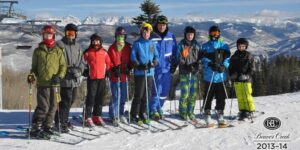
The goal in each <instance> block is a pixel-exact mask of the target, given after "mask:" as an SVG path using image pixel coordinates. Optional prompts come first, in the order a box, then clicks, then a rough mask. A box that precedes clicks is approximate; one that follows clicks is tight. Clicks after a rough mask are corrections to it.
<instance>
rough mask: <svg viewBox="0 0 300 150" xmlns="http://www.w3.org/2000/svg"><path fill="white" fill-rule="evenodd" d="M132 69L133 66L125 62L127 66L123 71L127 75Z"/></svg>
mask: <svg viewBox="0 0 300 150" xmlns="http://www.w3.org/2000/svg"><path fill="white" fill-rule="evenodd" d="M131 69H132V68H131V67H130V66H129V65H128V64H125V68H124V72H123V73H124V74H126V75H129V74H130V70H131Z"/></svg>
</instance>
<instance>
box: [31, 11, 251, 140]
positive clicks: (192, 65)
mask: <svg viewBox="0 0 300 150" xmlns="http://www.w3.org/2000/svg"><path fill="white" fill-rule="evenodd" d="M77 31H78V29H77V26H76V25H74V24H68V25H66V26H65V31H64V33H65V36H64V37H63V38H62V39H61V40H58V41H55V34H56V29H55V28H54V27H53V26H51V25H46V26H44V27H43V29H42V38H43V39H42V42H41V43H40V44H39V46H38V47H37V48H36V49H35V50H34V52H33V56H32V67H31V70H30V74H29V75H28V78H27V82H28V83H29V84H34V83H35V80H37V106H36V109H35V112H34V115H33V119H32V129H31V133H30V134H31V135H32V136H39V135H40V134H41V133H45V134H50V135H51V134H53V129H54V128H53V121H54V122H55V124H54V127H56V129H57V128H59V129H60V131H61V132H62V133H67V132H69V129H70V128H71V127H72V125H71V124H70V121H69V120H68V117H69V112H70V108H71V106H72V104H73V103H74V101H75V99H76V96H77V93H78V87H79V86H80V82H81V77H82V76H84V77H87V91H88V92H87V97H86V101H85V109H84V110H83V111H84V113H83V114H84V115H83V118H84V120H83V121H84V124H85V125H87V126H94V125H105V122H104V120H103V117H102V107H103V101H104V95H105V89H106V88H107V85H106V77H107V78H109V79H110V88H111V89H110V90H111V94H112V99H111V101H110V103H109V117H110V118H111V121H112V123H113V124H114V125H117V124H118V123H119V122H122V123H127V118H126V117H125V114H124V105H125V102H126V100H128V84H129V82H128V81H129V78H130V73H131V71H132V70H133V74H134V98H133V100H132V105H131V110H130V114H129V118H130V121H132V122H135V123H137V124H139V125H141V124H143V123H145V124H147V123H149V118H152V119H156V120H159V119H162V118H163V117H164V113H163V110H162V107H163V105H164V102H165V100H166V99H168V95H169V91H170V86H171V78H172V74H174V72H175V70H176V69H177V67H178V68H179V76H180V91H181V97H180V102H179V115H180V117H181V118H182V119H184V120H189V119H190V120H194V119H196V117H195V114H194V108H195V101H196V98H197V94H198V92H199V89H198V87H199V86H198V84H199V80H200V79H198V74H199V73H200V71H203V79H204V83H203V84H204V87H205V90H204V93H205V95H204V98H203V99H204V100H203V107H202V109H203V110H204V112H203V114H204V116H205V121H206V123H207V124H208V125H210V124H211V122H212V121H211V113H212V112H211V109H212V108H211V105H212V100H213V98H216V107H215V110H216V113H217V116H218V122H219V124H226V122H225V120H224V118H223V114H224V108H225V99H226V98H228V97H227V92H226V87H225V84H224V82H225V81H227V80H231V81H233V82H234V88H235V91H236V95H237V98H238V106H239V110H240V115H239V117H240V119H243V118H246V117H248V116H249V115H251V113H252V112H253V111H254V110H255V107H254V103H253V98H252V96H251V93H252V87H251V76H252V74H253V71H254V64H253V63H254V61H253V57H252V55H251V54H250V53H249V52H248V51H247V48H248V45H249V43H248V41H247V40H246V39H245V38H240V39H238V40H237V51H236V52H235V53H234V55H233V56H231V58H230V49H229V46H228V45H227V44H226V43H225V42H224V41H223V39H222V38H221V37H220V35H221V31H220V29H219V27H218V26H211V27H210V29H209V41H208V42H206V43H204V44H202V45H200V44H199V43H198V42H197V40H196V37H197V35H196V30H195V29H194V28H193V27H191V26H187V27H186V28H185V29H184V38H183V39H182V40H181V41H180V42H179V43H178V44H177V42H176V38H175V36H174V34H173V33H172V32H170V31H169V27H168V19H167V17H166V16H163V15H162V16H158V17H157V21H156V23H155V25H154V26H153V27H152V25H151V24H148V23H144V24H142V25H141V27H140V37H139V39H137V40H136V41H134V43H133V44H132V45H131V44H129V43H128V42H127V41H126V36H127V33H126V29H125V28H123V27H118V28H116V30H115V42H114V43H112V45H110V47H109V49H108V51H107V50H106V49H104V48H103V46H102V44H103V40H102V38H101V36H99V35H98V34H96V33H95V34H93V35H91V37H90V45H89V47H88V48H87V49H86V50H84V51H83V50H82V49H81V47H80V44H79V43H78V42H77V41H76V38H77ZM200 68H203V69H200ZM149 91H150V92H149ZM60 97H61V101H60Z"/></svg>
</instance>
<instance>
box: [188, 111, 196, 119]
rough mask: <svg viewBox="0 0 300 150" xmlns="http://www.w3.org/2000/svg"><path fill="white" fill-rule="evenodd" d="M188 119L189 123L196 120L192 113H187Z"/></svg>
mask: <svg viewBox="0 0 300 150" xmlns="http://www.w3.org/2000/svg"><path fill="white" fill-rule="evenodd" d="M188 117H189V119H190V120H191V121H195V120H196V116H195V114H194V113H189V114H188Z"/></svg>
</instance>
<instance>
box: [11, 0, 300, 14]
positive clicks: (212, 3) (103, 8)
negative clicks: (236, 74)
mask: <svg viewBox="0 0 300 150" xmlns="http://www.w3.org/2000/svg"><path fill="white" fill-rule="evenodd" d="M142 2H143V0H46V1H45V0H19V4H18V5H17V6H16V9H17V10H18V11H22V12H23V13H25V15H27V16H29V17H30V18H35V17H39V16H67V15H73V16H76V17H78V18H80V19H84V18H85V17H87V16H137V15H138V14H140V13H142V12H141V10H140V8H139V6H140V3H142ZM154 2H155V3H156V4H158V5H160V8H161V10H162V14H164V15H166V16H169V17H180V16H184V15H187V14H190V15H201V16H203V17H208V16H222V15H225V14H228V15H230V14H233V15H238V14H248V13H249V14H254V13H259V12H261V11H263V10H271V11H277V12H285V13H293V14H299V12H300V9H299V8H300V0H154Z"/></svg>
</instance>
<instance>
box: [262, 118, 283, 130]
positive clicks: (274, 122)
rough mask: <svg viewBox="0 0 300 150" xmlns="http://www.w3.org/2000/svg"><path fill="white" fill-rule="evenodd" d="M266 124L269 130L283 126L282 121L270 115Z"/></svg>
mask: <svg viewBox="0 0 300 150" xmlns="http://www.w3.org/2000/svg"><path fill="white" fill-rule="evenodd" d="M264 126H265V128H267V129H269V130H276V129H278V128H279V127H280V126H281V121H280V120H279V119H278V118H276V117H269V118H266V119H265V121H264Z"/></svg>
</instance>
